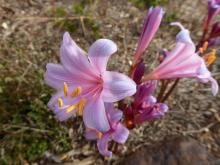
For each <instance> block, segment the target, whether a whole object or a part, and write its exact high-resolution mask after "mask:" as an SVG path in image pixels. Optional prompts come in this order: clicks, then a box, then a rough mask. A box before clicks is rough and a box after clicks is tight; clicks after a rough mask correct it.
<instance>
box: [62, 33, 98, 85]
mask: <svg viewBox="0 0 220 165" xmlns="http://www.w3.org/2000/svg"><path fill="white" fill-rule="evenodd" d="M60 59H61V63H62V64H63V66H64V68H66V69H67V70H68V71H69V72H70V73H71V74H72V75H73V76H74V79H75V81H77V80H78V79H81V78H86V79H94V78H97V75H98V73H97V72H95V70H94V69H93V67H92V65H91V64H90V63H89V61H88V59H87V57H86V54H85V52H84V51H83V50H82V49H81V48H79V47H78V46H77V45H76V43H75V42H74V41H73V40H72V38H71V37H70V35H69V33H68V32H66V33H64V35H63V43H62V46H61V49H60Z"/></svg>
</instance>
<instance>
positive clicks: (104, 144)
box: [97, 133, 112, 157]
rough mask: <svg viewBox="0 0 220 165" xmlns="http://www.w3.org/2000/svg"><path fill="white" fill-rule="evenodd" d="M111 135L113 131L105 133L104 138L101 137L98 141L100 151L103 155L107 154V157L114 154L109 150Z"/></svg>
mask: <svg viewBox="0 0 220 165" xmlns="http://www.w3.org/2000/svg"><path fill="white" fill-rule="evenodd" d="M110 136H111V133H105V134H103V136H102V138H101V139H99V140H98V143H97V146H98V150H99V152H100V153H101V154H102V155H103V156H107V157H111V156H112V152H111V151H109V150H108V141H109V138H110Z"/></svg>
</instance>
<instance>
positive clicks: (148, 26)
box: [134, 7, 164, 62]
mask: <svg viewBox="0 0 220 165" xmlns="http://www.w3.org/2000/svg"><path fill="white" fill-rule="evenodd" d="M163 14H164V11H163V9H162V8H160V7H156V8H153V7H151V8H150V9H149V11H148V14H147V16H146V17H145V20H144V26H143V29H142V32H141V36H140V38H139V41H138V46H137V49H136V51H135V55H134V58H135V61H136V62H137V61H138V60H139V59H140V56H141V54H142V53H143V52H144V50H145V49H146V48H147V46H148V45H149V43H150V41H151V40H152V38H153V37H154V35H155V33H156V32H157V30H158V28H159V26H160V23H161V20H162V18H163Z"/></svg>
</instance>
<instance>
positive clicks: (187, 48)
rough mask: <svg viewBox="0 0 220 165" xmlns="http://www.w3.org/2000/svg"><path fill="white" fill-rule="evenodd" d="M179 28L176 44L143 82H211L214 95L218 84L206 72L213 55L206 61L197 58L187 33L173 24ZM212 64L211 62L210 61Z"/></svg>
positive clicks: (197, 55)
mask: <svg viewBox="0 0 220 165" xmlns="http://www.w3.org/2000/svg"><path fill="white" fill-rule="evenodd" d="M172 25H177V26H179V27H180V28H181V31H180V32H179V33H178V34H177V37H176V39H177V44H176V46H175V48H173V49H172V50H171V51H170V52H168V53H167V57H166V58H165V59H164V60H163V62H162V63H161V64H160V65H159V66H158V67H157V68H156V69H155V70H154V71H153V72H151V73H150V74H149V75H147V76H146V77H145V80H161V79H174V78H197V79H198V80H199V81H201V82H203V83H207V82H211V84H212V93H213V95H216V94H217V92H218V84H217V82H216V80H215V79H213V77H212V76H211V73H210V72H209V71H208V69H207V67H206V64H205V63H207V65H209V64H210V61H209V60H210V58H209V57H208V56H213V54H210V55H207V59H208V60H207V61H205V59H204V58H202V57H200V56H199V53H198V52H196V46H195V45H194V43H193V42H192V39H191V38H190V34H189V31H188V30H187V29H185V28H184V27H183V26H182V25H181V24H180V23H173V24H172ZM212 62H213V61H212Z"/></svg>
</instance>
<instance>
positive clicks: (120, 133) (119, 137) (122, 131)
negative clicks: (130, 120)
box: [112, 123, 129, 144]
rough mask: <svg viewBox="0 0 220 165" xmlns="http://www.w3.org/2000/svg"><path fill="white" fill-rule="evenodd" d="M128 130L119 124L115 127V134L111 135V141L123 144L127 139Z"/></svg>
mask: <svg viewBox="0 0 220 165" xmlns="http://www.w3.org/2000/svg"><path fill="white" fill-rule="evenodd" d="M128 135H129V130H128V129H127V128H126V127H125V126H123V125H122V124H121V123H119V124H118V125H117V128H116V130H115V132H114V133H113V134H112V139H113V140H114V141H116V142H118V143H121V144H123V143H125V142H126V140H127V139H128Z"/></svg>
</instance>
